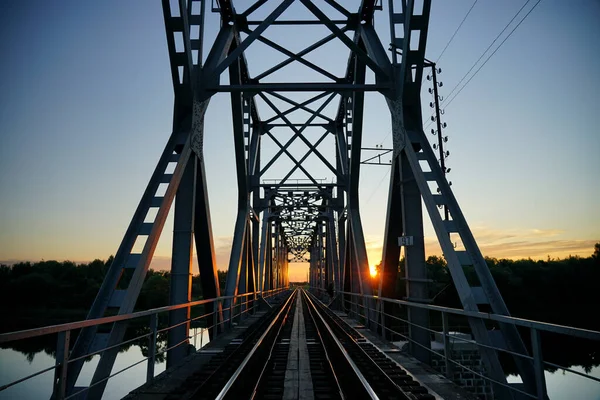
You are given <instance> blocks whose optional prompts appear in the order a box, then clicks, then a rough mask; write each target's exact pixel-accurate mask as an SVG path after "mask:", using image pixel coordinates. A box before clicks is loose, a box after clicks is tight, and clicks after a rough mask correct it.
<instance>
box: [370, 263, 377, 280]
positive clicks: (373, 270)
mask: <svg viewBox="0 0 600 400" xmlns="http://www.w3.org/2000/svg"><path fill="white" fill-rule="evenodd" d="M369 273H370V274H371V278H375V277H376V276H377V268H375V266H374V265H369Z"/></svg>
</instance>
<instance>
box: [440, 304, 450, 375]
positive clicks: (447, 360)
mask: <svg viewBox="0 0 600 400" xmlns="http://www.w3.org/2000/svg"><path fill="white" fill-rule="evenodd" d="M442 329H443V333H444V362H445V364H446V373H445V375H446V378H448V379H450V380H452V363H451V362H450V360H451V359H452V349H451V348H450V337H449V333H450V332H449V331H448V314H446V313H445V312H443V311H442Z"/></svg>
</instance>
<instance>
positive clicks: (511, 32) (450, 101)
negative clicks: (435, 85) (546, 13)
mask: <svg viewBox="0 0 600 400" xmlns="http://www.w3.org/2000/svg"><path fill="white" fill-rule="evenodd" d="M541 1H542V0H538V1H537V3H535V4H534V5H533V7H531V9H530V10H529V11H528V12H527V14H525V16H524V17H523V19H521V21H519V23H518V24H517V25H516V26H515V27H514V28H513V29H512V30H511V31H510V32H509V34H508V36H506V37H505V38H504V40H503V41H502V42H501V43H500V44H499V45H498V47H496V49H495V50H494V51H493V52H492V54H490V56H489V57H488V58H486V59H485V61H484V62H483V64H481V66H479V68H477V70H476V71H475V73H474V74H473V75H471V77H470V78H469V80H467V82H466V83H465V84H464V85H463V86H462V87H461V88H460V90H459V91H458V92H456V94H455V95H454V96H453V97H452V98H451V99H449V100H447V102H446V104H444V107H448V106H449V105H450V103H452V102H453V101H454V99H455V98H456V96H458V95H459V94H460V92H462V91H463V89H464V88H465V87H466V86H467V85H468V84H469V82H471V80H472V79H473V78H474V77H475V75H477V73H478V72H479V71H480V70H481V68H483V66H484V65H485V64H486V63H487V62H488V61H489V60H490V58H492V57H493V56H494V54H496V52H497V51H498V50H499V49H500V47H502V45H503V44H504V42H506V41H507V40H508V38H509V37H510V36H511V35H512V34H513V32H514V31H516V30H517V28H518V27H519V26H520V25H521V24H522V23H523V21H525V19H526V18H527V17H528V16H529V14H531V12H532V11H533V10H534V9H535V8H536V7H537V5H538V4H540V2H541Z"/></svg>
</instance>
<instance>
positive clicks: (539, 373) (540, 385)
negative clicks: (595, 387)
mask: <svg viewBox="0 0 600 400" xmlns="http://www.w3.org/2000/svg"><path fill="white" fill-rule="evenodd" d="M311 289H316V290H317V291H321V292H325V290H324V289H322V288H315V287H313V288H311ZM338 295H347V296H349V297H350V299H340V300H341V301H343V302H349V303H350V304H351V305H352V307H351V310H350V313H349V315H351V314H354V315H355V316H356V317H360V318H366V319H367V320H368V321H369V323H371V324H375V325H377V326H378V327H379V328H381V332H382V334H383V332H391V333H393V334H396V335H399V336H400V337H402V338H404V339H405V340H408V341H409V342H411V343H413V344H414V345H417V346H419V347H421V348H424V349H425V350H427V351H429V352H431V353H437V354H439V355H440V356H441V357H442V359H443V360H444V362H445V371H446V372H445V375H446V376H447V377H448V378H449V379H452V376H453V374H452V369H453V368H452V366H453V365H458V366H459V367H460V368H463V369H464V370H467V371H469V372H471V373H473V374H475V375H477V376H480V377H481V378H483V379H485V380H487V381H488V382H490V383H493V384H498V385H500V386H504V387H507V388H509V389H510V390H512V391H515V392H518V393H521V394H523V395H526V396H527V397H531V398H537V399H546V398H547V397H546V383H545V378H544V366H553V367H555V368H560V369H562V370H563V371H569V372H571V373H574V374H577V375H579V376H582V377H584V378H587V379H588V380H591V381H596V382H600V378H596V377H594V376H592V375H588V374H583V373H581V372H578V371H575V370H572V369H570V368H568V367H565V366H562V365H558V364H554V363H551V362H548V361H545V360H544V359H543V357H542V350H541V337H540V332H541V331H546V332H551V333H556V334H561V335H565V336H570V337H574V338H582V339H587V340H593V341H600V332H599V331H594V330H590V329H584V328H576V327H570V326H564V325H558V324H552V323H548V322H541V321H534V320H529V319H525V318H516V317H511V316H507V315H498V314H492V313H485V312H477V311H464V310H461V309H457V308H452V307H444V306H436V305H431V304H423V303H417V302H411V301H406V300H399V299H390V298H387V297H380V296H373V295H363V294H360V293H351V292H345V291H339V292H337V293H336V296H335V297H334V299H335V298H337V296H338ZM357 298H361V299H364V300H367V299H370V300H371V301H365V302H364V304H360V302H359V301H358V299H357ZM374 303H378V306H377V307H375V305H374ZM381 303H391V304H397V305H399V306H406V307H408V308H410V307H414V308H420V309H424V310H428V311H435V312H439V313H440V314H441V316H442V329H443V332H439V333H443V342H444V343H443V344H444V348H443V351H442V353H441V354H440V353H439V351H438V350H434V349H431V348H429V347H427V346H423V345H422V344H421V343H418V342H415V341H414V340H413V339H412V338H411V337H410V336H407V335H405V334H402V333H400V332H396V331H395V330H393V329H391V328H390V327H388V326H385V324H384V323H383V320H380V318H379V317H375V318H373V316H375V315H381V316H386V317H389V318H393V319H396V320H400V321H402V322H404V323H406V324H409V325H413V326H417V327H419V328H420V329H425V330H427V331H429V332H431V333H436V334H437V333H438V332H437V331H433V330H432V329H428V328H426V327H423V326H420V325H419V324H415V323H413V322H411V321H408V320H406V319H403V318H400V317H398V316H395V315H391V314H389V313H386V312H384V311H383V308H380V307H379V305H380V304H381ZM374 307H375V308H374ZM449 314H454V315H460V316H464V317H469V318H478V319H481V320H488V321H494V322H498V323H505V324H513V325H515V326H520V327H524V328H528V329H529V330H530V334H531V345H532V351H533V355H532V356H530V355H526V354H520V353H515V352H513V351H510V350H508V349H506V348H503V347H497V346H493V345H485V344H482V343H477V342H476V341H474V340H469V339H465V338H461V337H458V336H452V334H451V332H450V327H449V325H448V315H449ZM451 337H452V338H453V339H454V340H458V341H460V342H467V343H472V344H474V345H476V346H478V347H486V348H490V349H494V350H496V351H500V352H504V353H507V354H511V355H513V356H518V357H523V358H526V359H528V360H532V361H533V368H534V372H535V378H536V393H535V394H531V393H527V392H524V391H522V390H520V389H518V388H517V387H515V386H513V385H510V384H506V383H503V382H498V381H496V380H494V379H491V378H489V377H487V376H485V375H484V374H481V373H479V372H477V371H474V370H472V369H470V368H469V367H467V366H466V365H463V364H461V363H459V362H457V361H456V360H453V359H452V349H451V344H450V343H451V342H450V340H449V339H450V338H451Z"/></svg>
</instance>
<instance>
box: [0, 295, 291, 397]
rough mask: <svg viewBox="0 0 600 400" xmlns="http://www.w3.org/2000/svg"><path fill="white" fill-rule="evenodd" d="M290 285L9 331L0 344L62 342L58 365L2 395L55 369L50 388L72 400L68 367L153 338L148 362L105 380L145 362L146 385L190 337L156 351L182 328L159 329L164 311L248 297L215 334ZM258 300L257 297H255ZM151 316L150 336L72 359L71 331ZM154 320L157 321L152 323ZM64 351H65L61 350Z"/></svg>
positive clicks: (210, 327) (6, 387)
mask: <svg viewBox="0 0 600 400" xmlns="http://www.w3.org/2000/svg"><path fill="white" fill-rule="evenodd" d="M288 289H289V286H286V287H282V288H277V289H270V290H263V291H256V292H251V293H242V294H238V295H235V296H220V297H215V298H212V299H202V300H196V301H191V302H189V303H183V304H177V305H171V306H164V307H157V308H153V309H150V310H144V311H138V312H133V313H129V314H122V315H114V316H111V317H102V318H96V319H89V320H84V321H76V322H69V323H65V324H59V325H51V326H44V327H40V328H33V329H26V330H21V331H16V332H8V333H0V344H3V343H9V342H15V341H18V340H23V339H31V338H35V337H40V336H46V335H50V334H55V333H57V334H58V341H57V348H56V351H57V353H56V354H57V355H56V363H55V365H54V366H52V367H48V368H45V369H43V370H42V371H37V372H35V373H33V374H31V375H28V376H26V377H24V378H21V379H18V380H16V381H13V382H10V383H7V384H5V385H2V386H0V392H2V391H4V390H5V389H8V388H9V387H12V386H14V385H17V384H19V383H21V382H24V381H26V380H28V379H31V378H32V377H35V376H37V375H40V374H42V373H45V372H48V371H51V370H53V369H54V370H55V377H59V376H60V378H55V382H54V388H50V389H51V390H52V391H53V393H54V395H55V397H57V398H59V399H66V398H69V397H67V396H66V393H65V387H64V384H63V383H62V382H64V380H65V379H66V366H67V365H68V364H70V363H72V362H74V361H77V360H79V359H81V358H85V357H89V356H92V355H95V354H99V353H102V352H104V351H106V350H108V349H111V348H114V347H120V346H122V345H124V344H127V343H133V342H136V341H139V340H141V339H143V338H145V337H148V338H149V339H151V342H152V343H151V347H150V349H149V353H150V354H149V356H148V357H145V358H144V359H142V360H140V361H138V362H135V363H133V364H132V365H129V366H127V367H125V368H124V369H121V370H119V371H117V372H115V373H113V374H112V375H110V376H109V377H107V378H105V379H104V380H108V379H110V378H112V377H113V376H115V375H118V374H120V373H122V372H124V371H126V370H128V369H130V368H132V367H134V366H136V365H138V364H141V363H143V362H145V361H147V362H148V371H147V378H146V382H148V381H149V380H151V379H153V378H154V361H155V357H156V355H158V354H161V353H164V352H166V351H167V350H170V349H172V348H175V347H178V346H180V345H183V344H185V343H187V342H188V339H189V338H186V339H185V340H183V341H181V342H180V343H177V344H175V345H173V346H171V347H170V348H167V349H164V350H162V351H160V352H156V348H155V344H153V343H154V342H155V341H156V337H157V335H158V333H160V332H164V331H168V330H170V329H173V328H174V327H176V326H179V325H181V323H178V324H175V325H169V326H167V327H166V328H162V329H160V330H159V329H158V326H157V321H158V315H159V314H160V313H164V312H169V311H174V310H178V309H182V308H192V307H195V306H200V305H203V304H210V303H216V304H219V302H220V304H223V302H224V300H231V299H238V298H246V300H242V301H241V302H239V303H238V304H235V305H232V306H231V307H229V309H230V310H234V311H235V310H236V309H239V311H240V312H239V313H236V314H235V315H231V316H230V317H229V318H227V319H226V320H222V321H215V322H214V323H213V324H212V325H211V326H207V327H204V328H203V329H206V330H209V331H210V330H212V329H215V334H216V332H217V329H218V327H219V326H223V325H224V324H226V323H229V324H230V325H231V322H232V321H233V320H234V319H236V318H240V317H241V316H243V315H244V314H247V313H248V312H251V311H252V310H255V309H256V307H257V306H258V304H259V303H258V302H255V303H254V304H253V305H252V306H248V304H250V303H251V302H252V301H253V300H254V299H256V300H257V297H258V298H262V299H266V298H269V297H272V296H274V295H277V294H279V293H281V292H283V291H285V290H288ZM252 297H254V298H252ZM210 315H215V312H214V311H213V312H209V313H205V314H203V315H201V316H195V317H193V318H188V319H186V321H185V323H189V322H192V321H197V320H200V319H203V318H206V317H208V316H210ZM148 316H150V317H151V322H150V325H151V326H150V330H151V332H150V333H146V334H143V335H140V336H137V337H135V338H132V339H128V340H125V341H122V342H120V343H119V344H116V345H114V346H111V347H107V348H103V349H101V350H96V351H94V352H91V353H89V354H85V355H83V356H81V357H78V358H74V359H71V358H69V356H68V351H69V346H68V340H69V339H68V338H69V336H70V332H71V331H72V330H75V329H80V328H85V327H89V326H96V325H102V324H108V323H114V322H120V321H129V320H133V319H136V318H141V317H148ZM152 321H154V322H152ZM59 349H62V350H59ZM98 383H100V382H96V384H98ZM90 387H91V386H90ZM90 387H87V388H85V389H83V390H81V391H79V392H77V393H71V394H70V396H71V397H72V396H76V395H78V394H80V393H82V392H84V391H87V390H89V388H90Z"/></svg>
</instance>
